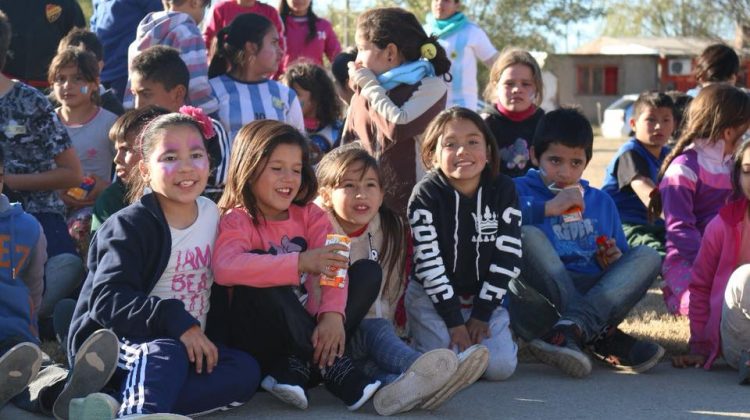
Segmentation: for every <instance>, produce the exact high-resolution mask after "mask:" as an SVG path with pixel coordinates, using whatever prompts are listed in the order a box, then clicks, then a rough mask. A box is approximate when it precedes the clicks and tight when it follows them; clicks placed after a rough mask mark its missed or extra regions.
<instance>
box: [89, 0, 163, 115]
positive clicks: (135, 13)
mask: <svg viewBox="0 0 750 420" xmlns="http://www.w3.org/2000/svg"><path fill="white" fill-rule="evenodd" d="M92 6H93V8H94V11H93V13H92V14H91V31H92V32H93V33H95V34H96V36H97V37H99V40H100V41H101V43H102V46H103V47H104V68H103V69H102V73H101V82H102V85H104V87H106V88H107V89H113V90H114V91H115V95H116V96H117V98H118V99H119V100H120V101H122V95H123V94H124V92H125V85H126V84H127V82H128V46H129V45H130V43H131V42H133V41H134V40H135V31H136V29H137V28H138V23H139V22H140V21H141V19H143V18H144V17H145V16H146V15H147V14H149V13H151V12H156V11H159V10H163V9H164V5H163V4H162V2H161V0H92Z"/></svg>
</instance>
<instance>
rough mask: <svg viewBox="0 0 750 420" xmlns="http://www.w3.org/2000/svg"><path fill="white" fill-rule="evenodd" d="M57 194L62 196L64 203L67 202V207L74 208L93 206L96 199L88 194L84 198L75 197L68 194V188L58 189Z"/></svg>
mask: <svg viewBox="0 0 750 420" xmlns="http://www.w3.org/2000/svg"><path fill="white" fill-rule="evenodd" d="M57 195H58V196H60V199H61V200H62V202H63V204H65V207H67V208H69V209H73V210H78V209H82V208H84V207H91V206H93V205H94V201H95V200H93V199H91V198H89V197H88V196H86V198H84V199H83V200H78V199H76V198H73V197H71V196H69V195H68V190H62V191H58V192H57Z"/></svg>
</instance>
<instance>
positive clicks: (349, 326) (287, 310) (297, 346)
mask: <svg viewBox="0 0 750 420" xmlns="http://www.w3.org/2000/svg"><path fill="white" fill-rule="evenodd" d="M348 273H349V292H348V295H347V301H346V310H345V315H346V320H345V321H344V329H345V330H346V337H347V341H348V338H349V337H351V336H352V334H353V333H354V330H355V329H356V328H357V327H358V326H359V323H360V322H361V321H362V319H363V318H364V317H365V315H367V312H368V311H369V310H370V307H372V304H373V302H375V299H377V297H378V293H379V292H380V283H381V281H382V278H383V270H382V269H381V268H380V265H379V264H378V263H377V262H375V261H370V260H359V261H357V262H355V263H354V264H352V265H351V266H350V267H349V271H348ZM233 293H234V295H233V297H232V304H231V309H230V311H231V315H230V320H231V321H230V328H229V342H230V344H231V346H233V347H235V348H238V349H240V350H244V351H246V352H248V353H250V354H251V355H252V356H253V357H255V358H256V359H257V360H258V362H259V363H260V365H261V369H262V370H263V371H264V372H267V370H268V369H269V368H271V367H272V366H273V365H274V364H275V363H276V362H277V361H278V360H280V359H281V358H286V357H288V356H297V357H299V358H300V359H302V360H305V361H312V357H313V353H314V348H313V345H312V334H313V331H314V330H315V327H316V325H317V321H316V319H315V318H314V317H313V316H311V315H310V314H309V313H308V312H307V310H306V309H305V307H304V306H302V305H301V304H300V302H299V300H298V299H297V296H296V295H295V294H294V291H293V289H292V287H291V286H283V287H267V288H255V287H234V291H233ZM310 298H312V296H310Z"/></svg>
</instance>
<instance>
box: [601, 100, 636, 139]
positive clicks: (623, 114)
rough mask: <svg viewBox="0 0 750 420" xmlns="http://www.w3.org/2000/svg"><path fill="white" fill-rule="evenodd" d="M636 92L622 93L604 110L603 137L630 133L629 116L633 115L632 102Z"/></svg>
mask: <svg viewBox="0 0 750 420" xmlns="http://www.w3.org/2000/svg"><path fill="white" fill-rule="evenodd" d="M637 99H638V95H637V94H630V95H623V96H622V97H620V99H618V100H616V101H614V102H613V103H612V104H611V105H610V106H608V107H607V109H605V110H604V119H603V121H602V127H601V128H602V136H603V137H604V138H610V139H614V138H622V137H628V136H629V135H630V116H631V115H633V104H634V103H635V101H636V100H637Z"/></svg>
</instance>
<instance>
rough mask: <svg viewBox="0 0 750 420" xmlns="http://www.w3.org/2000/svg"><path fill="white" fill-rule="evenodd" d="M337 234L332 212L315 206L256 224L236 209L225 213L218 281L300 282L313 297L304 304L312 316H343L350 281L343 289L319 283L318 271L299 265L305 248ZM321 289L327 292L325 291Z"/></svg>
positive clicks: (273, 284) (236, 283)
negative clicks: (303, 270) (301, 268)
mask: <svg viewBox="0 0 750 420" xmlns="http://www.w3.org/2000/svg"><path fill="white" fill-rule="evenodd" d="M332 232H333V227H332V226H331V222H330V221H329V220H328V215H327V214H326V213H325V212H324V211H323V210H321V209H320V208H319V207H318V206H316V205H315V204H312V203H311V204H308V205H306V206H297V205H294V204H293V205H292V206H290V207H289V218H288V219H287V220H280V221H273V220H268V221H265V222H261V223H260V224H258V225H254V224H253V220H252V218H251V217H250V214H248V213H247V211H246V210H245V209H243V208H235V209H232V210H230V211H229V212H227V213H226V214H225V215H224V216H222V217H221V221H220V222H219V234H218V237H217V238H216V244H215V245H214V253H213V261H212V262H213V271H214V280H215V281H216V283H218V284H220V285H222V286H251V287H278V286H299V285H300V284H301V282H302V281H304V284H305V288H306V289H307V291H308V293H309V295H308V299H307V303H306V304H305V308H306V309H307V311H308V312H309V313H310V314H311V315H319V314H322V313H323V312H337V313H340V314H341V315H344V309H345V308H346V296H347V293H348V285H349V282H348V280H347V282H346V285H347V287H344V288H343V289H339V288H336V287H323V288H321V287H320V284H319V279H318V277H319V276H317V275H315V276H313V275H308V274H306V273H300V272H299V271H298V269H297V267H298V263H299V254H300V253H301V252H304V251H307V250H311V249H315V248H320V247H322V246H324V245H325V241H326V235H328V234H329V233H332ZM321 289H322V290H321Z"/></svg>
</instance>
